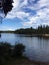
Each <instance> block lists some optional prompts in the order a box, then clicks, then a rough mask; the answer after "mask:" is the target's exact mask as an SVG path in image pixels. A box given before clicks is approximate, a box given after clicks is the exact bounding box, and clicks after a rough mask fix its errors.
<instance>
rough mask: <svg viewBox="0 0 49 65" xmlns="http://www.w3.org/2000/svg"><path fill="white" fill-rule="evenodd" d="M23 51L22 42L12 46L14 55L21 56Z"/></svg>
mask: <svg viewBox="0 0 49 65" xmlns="http://www.w3.org/2000/svg"><path fill="white" fill-rule="evenodd" d="M24 51H25V46H24V45H23V44H17V45H15V46H14V50H13V54H14V56H15V57H18V56H22V55H23V52H24Z"/></svg>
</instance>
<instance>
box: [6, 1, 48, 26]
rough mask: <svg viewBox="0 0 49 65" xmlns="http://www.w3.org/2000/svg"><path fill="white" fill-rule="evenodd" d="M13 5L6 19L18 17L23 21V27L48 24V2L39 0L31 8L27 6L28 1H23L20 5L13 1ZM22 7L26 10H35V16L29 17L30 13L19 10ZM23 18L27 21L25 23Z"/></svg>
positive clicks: (18, 2)
mask: <svg viewBox="0 0 49 65" xmlns="http://www.w3.org/2000/svg"><path fill="white" fill-rule="evenodd" d="M30 1H33V0H30ZM13 5H14V7H13V9H12V11H11V12H10V13H9V14H8V15H7V17H6V18H14V17H18V18H20V19H21V20H23V21H24V22H22V24H23V26H29V25H30V26H32V25H33V24H35V25H37V24H45V25H46V24H47V23H48V22H49V0H39V1H38V3H36V4H33V5H32V6H28V0H24V1H23V2H22V3H20V0H14V3H13ZM30 5H31V4H30ZM24 6H25V7H26V8H30V9H32V10H35V11H36V13H37V14H35V15H34V16H33V15H32V16H31V15H30V12H28V13H25V12H24V11H23V10H21V9H22V7H24ZM24 18H27V19H28V21H27V22H26V21H25V19H24Z"/></svg>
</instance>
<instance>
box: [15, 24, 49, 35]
mask: <svg viewBox="0 0 49 65" xmlns="http://www.w3.org/2000/svg"><path fill="white" fill-rule="evenodd" d="M15 33H17V34H49V26H48V25H47V26H45V25H43V26H42V25H41V26H38V28H36V29H34V28H32V27H31V28H26V29H18V30H15Z"/></svg>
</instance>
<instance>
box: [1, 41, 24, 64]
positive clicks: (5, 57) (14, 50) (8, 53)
mask: <svg viewBox="0 0 49 65" xmlns="http://www.w3.org/2000/svg"><path fill="white" fill-rule="evenodd" d="M24 51H25V46H24V45H23V44H17V45H15V46H13V45H10V44H9V43H2V42H1V43H0V65H6V63H8V61H10V60H11V59H13V58H16V57H18V56H19V57H20V56H22V54H23V52H24ZM12 55H14V57H13V56H12Z"/></svg>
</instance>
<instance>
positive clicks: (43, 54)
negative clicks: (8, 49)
mask: <svg viewBox="0 0 49 65" xmlns="http://www.w3.org/2000/svg"><path fill="white" fill-rule="evenodd" d="M0 42H8V43H11V44H12V45H13V44H15V43H22V44H24V45H25V46H26V51H25V53H24V55H25V56H27V57H28V58H29V59H31V60H36V61H44V62H49V39H48V38H39V37H27V36H25V35H19V34H10V33H1V37H0Z"/></svg>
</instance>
